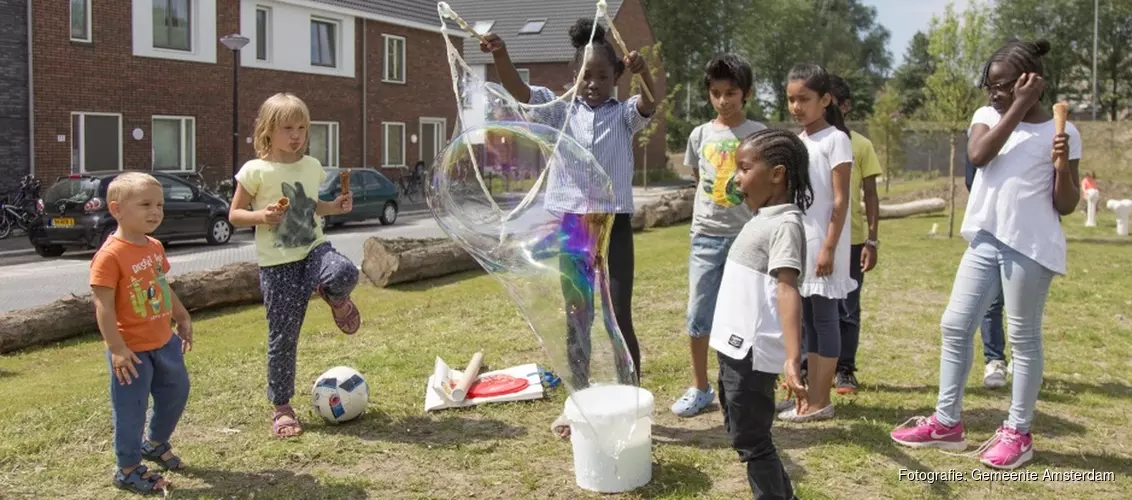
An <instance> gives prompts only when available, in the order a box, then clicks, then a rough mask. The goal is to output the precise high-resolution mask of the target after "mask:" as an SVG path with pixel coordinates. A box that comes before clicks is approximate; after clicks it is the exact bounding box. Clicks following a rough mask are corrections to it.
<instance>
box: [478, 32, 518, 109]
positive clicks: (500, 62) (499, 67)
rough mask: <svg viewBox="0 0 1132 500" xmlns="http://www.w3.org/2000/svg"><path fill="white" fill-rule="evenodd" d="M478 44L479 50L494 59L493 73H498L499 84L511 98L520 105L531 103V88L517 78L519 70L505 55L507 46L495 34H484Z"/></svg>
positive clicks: (507, 55)
mask: <svg viewBox="0 0 1132 500" xmlns="http://www.w3.org/2000/svg"><path fill="white" fill-rule="evenodd" d="M483 40H484V41H482V42H480V50H481V51H483V52H485V53H491V56H492V58H494V59H495V71H496V72H497V73H499V83H501V84H503V88H504V89H506V90H507V92H508V93H509V94H511V96H513V97H514V98H515V99H516V100H517V101H519V102H522V103H528V102H531V88H530V87H528V86H527V84H526V83H524V82H523V77H521V76H519V70H517V69H515V65H514V64H512V63H511V55H510V54H508V53H507V45H506V44H504V43H503V39H502V38H499V35H496V34H495V33H486V34H484V36H483Z"/></svg>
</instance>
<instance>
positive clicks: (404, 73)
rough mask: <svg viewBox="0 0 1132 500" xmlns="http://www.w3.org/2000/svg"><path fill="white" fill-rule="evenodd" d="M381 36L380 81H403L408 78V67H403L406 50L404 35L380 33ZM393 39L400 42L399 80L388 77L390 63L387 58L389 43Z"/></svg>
mask: <svg viewBox="0 0 1132 500" xmlns="http://www.w3.org/2000/svg"><path fill="white" fill-rule="evenodd" d="M381 38H382V43H381V47H382V49H383V51H382V56H381V59H382V64H381V81H383V82H385V83H405V82H406V81H407V80H408V79H409V78H408V72H409V70H408V68H406V67H405V57H406V52H407V50H408V49H407V48H406V44H405V37H403V36H397V35H386V34H382V35H381ZM395 40H396V41H400V42H401V51H400V57H401V75H400V76H401V79H399V80H398V79H397V78H390V77H389V63H390V60H389V59H390V58H389V43H390V42H391V41H395Z"/></svg>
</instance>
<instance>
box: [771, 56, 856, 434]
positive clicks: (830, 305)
mask: <svg viewBox="0 0 1132 500" xmlns="http://www.w3.org/2000/svg"><path fill="white" fill-rule="evenodd" d="M787 82H788V83H787V85H786V96H787V99H788V101H789V104H790V114H791V115H793V116H794V119H795V120H798V122H799V123H801V124H802V126H803V127H804V130H803V131H802V133H801V134H799V137H801V139H802V142H803V143H804V144H805V145H806V149H807V150H808V151H809V156H810V162H809V163H810V165H809V173H810V183H811V185H812V186H813V189H814V199H813V205H811V206H810V208H809V209H808V210H806V216H805V218H804V223H805V229H806V271H805V273H804V275H805V280H804V281H803V282H802V287H801V293H802V297H803V300H802V315H803V320H804V324H805V336H806V342H805V348H806V361H805V363H806V365H808V366H807V369H808V372H809V373H808V377H807V378H808V379H809V380H808V383H809V391H808V399H807V401H806V404H804V405H801V407H800V408H799V407H797V406H791V404H790V403H789V402H786V403H785V404H784V405H783V406H784V407H783V408H782V409H783V412H782V413H780V414H779V415H778V417H779V418H781V419H783V420H787V421H792V422H808V421H812V420H825V419H829V418H832V417H833V402H832V401H831V400H830V397H829V391H830V387H831V386H832V384H833V377H834V374H835V371H836V369H837V359H838V358H839V357H840V355H841V325H840V322H841V310H840V307H839V305H840V301H841V299H844V298H845V297H846V296H847V295H849V292H851V291H853V290H854V289H856V288H857V282H856V281H855V280H853V278H851V277H850V276H849V218H848V217H847V214H848V213H849V174H850V169H851V168H852V167H853V147H852V144H851V143H850V141H849V129H848V128H847V127H846V126H845V120H844V118H843V117H842V116H841V110H840V109H839V108H838V107H837V105H836V104H834V102H833V95H832V94H831V93H830V91H831V88H832V82H831V80H830V77H829V74H828V73H826V71H825V69H823V68H822V67H821V66H818V65H816V64H799V65H797V66H794V68H793V69H791V70H790V76H789V78H788V79H787Z"/></svg>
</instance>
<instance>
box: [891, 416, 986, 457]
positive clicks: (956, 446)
mask: <svg viewBox="0 0 1132 500" xmlns="http://www.w3.org/2000/svg"><path fill="white" fill-rule="evenodd" d="M889 435H890V436H892V440H893V441H896V442H897V443H900V444H902V445H904V446H908V447H910V448H940V449H944V450H965V449H967V439H966V437H965V435H964V432H963V423H962V422H960V423H958V424H955V427H950V428H948V427H944V425H943V424H941V423H939V421H938V420H936V419H935V415H932V416H931V417H912V418H910V419H908V421H907V422H904V423H903V424H900V426H899V427H897V428H895V429H893V430H892V433H891V434H889Z"/></svg>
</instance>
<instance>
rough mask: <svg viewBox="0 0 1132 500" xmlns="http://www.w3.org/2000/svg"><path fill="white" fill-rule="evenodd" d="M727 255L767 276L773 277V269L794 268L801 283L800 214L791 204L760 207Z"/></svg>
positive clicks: (803, 251) (802, 242) (802, 232)
mask: <svg viewBox="0 0 1132 500" xmlns="http://www.w3.org/2000/svg"><path fill="white" fill-rule="evenodd" d="M727 255H728V258H729V259H732V260H734V261H736V262H738V263H740V264H742V265H744V266H747V267H749V268H751V269H752V270H754V271H757V272H760V273H765V274H768V275H771V276H775V272H774V271H775V270H776V269H782V268H790V269H797V270H798V283H799V284H801V283H802V280H803V278H804V276H803V273H805V272H806V271H805V268H806V229H805V227H803V225H802V211H801V210H799V209H798V206H797V205H794V204H793V203H787V204H783V205H774V206H769V207H763V208H762V209H760V210H759V211H758V213H756V214H755V216H754V217H753V218H752V219H751V220H750V221H749V222H747V224H746V225H744V226H743V230H742V231H740V232H739V236H737V237H736V238H735V243H733V244H732V245H731V250H730V252H729V253H728V254H727Z"/></svg>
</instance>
